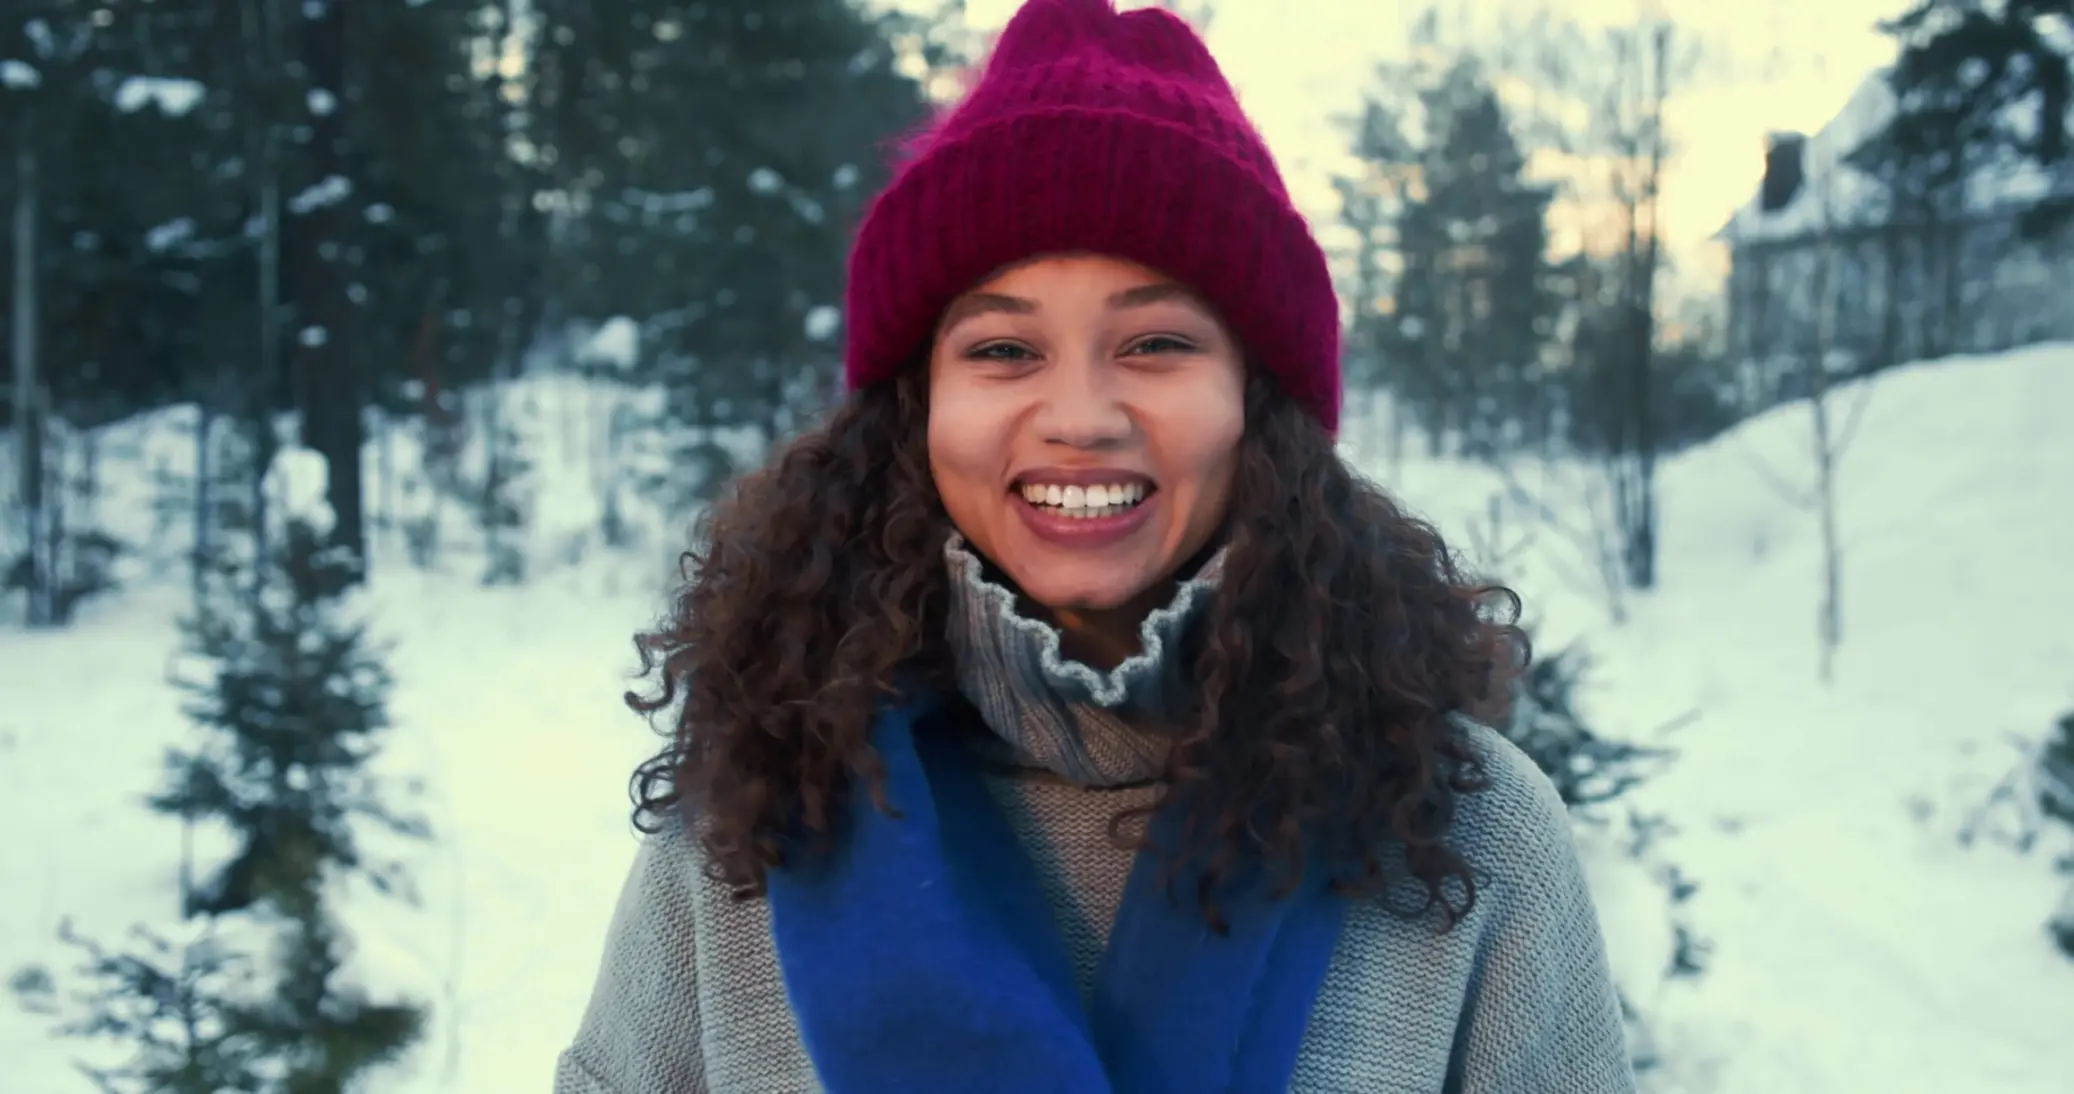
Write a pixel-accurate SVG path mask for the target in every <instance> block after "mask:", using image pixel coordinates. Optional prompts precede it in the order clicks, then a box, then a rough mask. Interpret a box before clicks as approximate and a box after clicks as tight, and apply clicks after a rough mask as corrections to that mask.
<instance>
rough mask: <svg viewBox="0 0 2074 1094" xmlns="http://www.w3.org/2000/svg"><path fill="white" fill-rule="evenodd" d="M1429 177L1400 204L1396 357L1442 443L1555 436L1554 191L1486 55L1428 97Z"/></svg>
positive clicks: (1491, 450) (1479, 444)
mask: <svg viewBox="0 0 2074 1094" xmlns="http://www.w3.org/2000/svg"><path fill="white" fill-rule="evenodd" d="M1420 98H1421V100H1422V104H1423V113H1424V115H1425V119H1426V122H1425V127H1424V128H1425V135H1426V140H1425V144H1424V147H1423V149H1422V151H1421V153H1420V156H1419V183H1418V186H1417V189H1416V192H1415V197H1414V199H1413V200H1411V201H1409V202H1407V203H1406V204H1405V205H1404V207H1403V209H1402V211H1401V212H1400V213H1399V216H1398V225H1397V245H1398V253H1399V258H1400V262H1401V267H1402V268H1401V272H1400V273H1399V275H1398V279H1397V290H1396V293H1395V308H1394V323H1393V324H1392V325H1391V327H1390V328H1389V330H1388V335H1389V338H1390V342H1391V343H1392V345H1391V349H1390V351H1386V352H1389V358H1390V360H1391V362H1392V366H1393V370H1394V371H1395V373H1396V375H1397V376H1398V377H1399V380H1398V383H1399V385H1400V388H1401V389H1402V390H1403V392H1404V393H1405V395H1406V396H1407V398H1408V400H1409V402H1410V403H1411V405H1412V406H1413V407H1414V408H1415V409H1416V410H1417V412H1418V413H1419V414H1420V416H1421V417H1422V419H1423V420H1424V424H1425V426H1426V430H1427V433H1428V434H1429V436H1430V437H1431V438H1432V441H1433V445H1434V447H1435V448H1436V449H1438V448H1439V447H1440V446H1441V445H1442V444H1444V443H1445V442H1447V441H1448V440H1452V441H1454V442H1455V443H1456V444H1458V445H1460V447H1461V450H1462V453H1463V454H1465V455H1471V456H1478V457H1493V456H1497V455H1500V454H1502V453H1504V452H1506V451H1509V450H1511V449H1512V448H1515V447H1518V446H1520V445H1522V444H1524V443H1529V442H1533V441H1538V440H1539V439H1541V438H1542V437H1544V436H1545V435H1546V431H1547V428H1548V420H1549V409H1550V408H1549V407H1548V406H1547V404H1546V402H1545V399H1544V396H1545V392H1546V391H1547V384H1546V383H1545V381H1544V379H1543V376H1542V374H1541V363H1542V354H1543V351H1544V349H1545V347H1546V346H1547V343H1548V339H1549V337H1550V335H1551V333H1552V325H1553V321H1554V317H1555V310H1556V300H1555V297H1554V294H1553V293H1552V292H1551V291H1550V286H1549V264H1548V260H1547V255H1546V252H1547V243H1548V229H1547V215H1548V205H1549V202H1550V200H1551V199H1552V197H1553V191H1552V190H1550V189H1549V188H1548V187H1546V186H1541V185H1537V184H1534V183H1532V182H1529V181H1528V180H1527V178H1526V166H1527V163H1526V156H1525V154H1524V153H1523V152H1522V151H1521V149H1520V147H1519V144H1518V142H1517V141H1516V140H1515V138H1514V136H1513V133H1512V128H1511V123H1510V121H1509V120H1508V118H1507V117H1506V113H1505V110H1504V107H1503V106H1502V105H1501V104H1500V103H1499V101H1498V96H1497V93H1496V91H1494V90H1493V89H1492V87H1491V85H1490V83H1489V81H1488V79H1487V78H1486V77H1485V76H1484V74H1483V72H1482V69H1481V67H1480V66H1479V65H1478V64H1477V63H1476V62H1475V61H1474V60H1472V59H1464V60H1462V61H1459V62H1457V63H1456V64H1454V65H1453V66H1451V67H1450V68H1449V69H1448V70H1447V71H1446V72H1445V73H1443V74H1442V76H1441V77H1440V79H1439V80H1438V81H1437V82H1436V83H1435V84H1434V85H1433V86H1431V87H1430V88H1428V89H1426V91H1425V92H1424V93H1423V94H1422V95H1421V96H1420Z"/></svg>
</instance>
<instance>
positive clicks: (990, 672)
mask: <svg viewBox="0 0 2074 1094" xmlns="http://www.w3.org/2000/svg"><path fill="white" fill-rule="evenodd" d="M946 557H947V561H948V563H949V565H950V566H951V567H952V570H953V573H954V576H955V578H956V580H954V581H953V583H952V584H953V587H954V589H955V590H956V595H957V597H958V598H959V603H958V604H957V606H956V607H957V610H955V611H954V612H953V613H952V620H953V622H952V633H951V635H950V637H951V639H952V641H953V643H954V644H955V648H956V649H957V650H958V651H959V659H960V660H959V676H960V683H961V686H962V690H963V691H964V693H965V695H966V697H967V698H968V699H970V700H971V701H972V702H973V704H974V705H975V706H977V707H978V708H979V711H980V714H981V715H982V717H983V718H984V719H985V720H986V722H987V724H988V725H989V726H990V727H991V728H992V729H993V730H994V731H995V733H996V734H997V735H998V737H999V748H1000V751H1001V753H1002V755H1003V757H1004V758H1008V759H1012V760H1014V761H1017V762H1018V763H1019V765H1020V766H1021V767H1022V768H1023V771H1022V773H1020V774H1004V775H1002V776H1000V777H998V778H994V779H992V780H991V785H992V787H993V789H994V791H995V794H996V796H997V798H998V799H999V800H1000V802H1001V804H1002V806H1003V808H1004V810H1005V812H1006V813H1007V815H1008V818H1009V820H1010V822H1011V824H1012V825H1013V826H1014V827H1015V829H1016V831H1017V834H1018V835H1019V836H1020V837H1021V839H1022V841H1023V844H1024V846H1025V847H1026V848H1027V849H1028V851H1029V853H1030V856H1031V858H1032V861H1033V862H1035V864H1036V866H1037V869H1038V872H1039V874H1040V876H1041V877H1042V878H1043V880H1044V882H1045V885H1046V887H1047V889H1048V891H1049V893H1050V896H1051V899H1052V904H1053V907H1054V909H1055V911H1056V913H1057V916H1058V924H1059V929H1060V932H1061V934H1062V935H1063V937H1064V938H1065V941H1066V945H1067V949H1068V952H1069V953H1070V954H1071V955H1072V957H1073V960H1074V964H1075V968H1076V970H1077V972H1078V974H1079V977H1080V982H1081V987H1082V990H1083V992H1086V991H1087V990H1089V988H1090V987H1091V985H1092V981H1093V978H1094V973H1095V969H1096V967H1097V964H1098V962H1099V959H1100V956H1101V951H1102V947H1103V945H1104V943H1105V941H1106V939H1107V935H1108V931H1109V923H1110V921H1111V919H1112V918H1113V917H1114V915H1115V912H1116V906H1117V903H1118V902H1119V901H1120V899H1121V897H1122V892H1123V887H1124V879H1125V878H1126V876H1127V875H1128V873H1129V871H1130V865H1131V852H1130V851H1128V850H1125V849H1120V848H1118V847H1117V846H1115V844H1114V843H1113V842H1112V841H1111V839H1110V837H1109V834H1108V825H1109V820H1110V818H1111V817H1113V816H1114V815H1115V814H1116V812H1117V811H1118V810H1119V809H1122V808H1125V807H1128V806H1133V805H1139V804H1144V803H1145V802H1146V801H1147V800H1149V798H1150V796H1151V794H1152V793H1153V791H1152V789H1151V788H1149V787H1148V786H1147V785H1146V784H1145V780H1146V778H1147V777H1148V776H1150V775H1153V774H1156V773H1157V772H1158V771H1159V769H1160V763H1161V761H1162V759H1163V754H1162V750H1161V747H1160V744H1159V742H1158V741H1156V740H1153V739H1150V738H1148V737H1147V736H1146V735H1145V734H1143V733H1140V732H1137V731H1134V730H1133V729H1132V724H1131V721H1132V719H1133V717H1134V716H1135V717H1137V718H1138V719H1139V720H1141V721H1143V720H1146V717H1147V716H1156V715H1157V714H1158V713H1160V712H1161V711H1162V710H1163V709H1166V708H1168V707H1169V706H1170V704H1171V703H1172V702H1173V701H1174V696H1175V691H1174V689H1175V688H1178V687H1185V686H1186V679H1185V675H1184V674H1182V673H1181V672H1179V671H1178V670H1177V669H1176V666H1175V665H1174V662H1175V661H1176V660H1178V659H1177V658H1173V657H1170V656H1169V655H1168V653H1167V650H1168V647H1169V646H1170V645H1171V644H1172V642H1173V640H1174V639H1175V637H1176V636H1177V635H1178V634H1179V633H1180V631H1181V629H1182V628H1183V627H1184V626H1186V625H1187V623H1188V621H1189V619H1190V618H1191V617H1192V616H1193V615H1194V614H1195V613H1196V612H1198V611H1199V610H1200V608H1201V605H1202V604H1203V602H1204V601H1205V599H1206V598H1207V597H1208V596H1209V595H1211V594H1212V593H1213V591H1214V587H1215V583H1216V580H1217V576H1218V571H1219V569H1220V563H1219V560H1213V561H1212V562H1211V563H1210V565H1209V566H1207V567H1205V568H1204V570H1203V571H1202V573H1200V574H1199V575H1198V576H1197V577H1196V578H1195V579H1194V580H1192V581H1190V582H1187V583H1185V584H1183V585H1182V587H1181V588H1180V590H1179V591H1178V592H1177V594H1176V596H1175V599H1174V601H1173V602H1172V603H1171V604H1170V605H1169V606H1168V607H1167V608H1165V609H1162V610H1160V611H1157V612H1154V613H1153V614H1152V615H1151V616H1150V617H1149V618H1148V619H1147V620H1146V622H1145V626H1144V632H1143V639H1144V652H1143V653H1142V654H1141V655H1139V656H1137V657H1134V658H1131V659H1130V660H1128V661H1125V662H1124V663H1123V664H1121V665H1119V666H1117V667H1116V668H1115V669H1113V670H1111V671H1109V672H1106V673H1099V672H1096V671H1094V670H1092V669H1089V668H1088V667H1086V666H1084V665H1081V664H1078V663H1075V662H1071V661H1067V660H1066V659H1064V658H1063V657H1062V656H1061V655H1060V652H1059V635H1058V632H1057V631H1056V630H1054V629H1053V628H1051V627H1050V626H1048V625H1046V624H1044V623H1041V622H1038V621H1036V620H1032V619H1030V618H1027V617H1025V616H1023V615H1020V614H1018V613H1017V611H1016V607H1015V601H1014V597H1013V596H1012V594H1010V592H1009V591H1008V590H1007V589H1005V588H1002V587H1001V586H999V585H997V584H993V583H991V582H989V581H988V580H987V579H986V578H985V576H984V575H983V573H982V570H981V567H980V565H979V563H978V561H977V560H976V559H975V558H974V557H973V555H972V554H971V553H970V552H969V551H967V550H966V549H964V547H963V545H962V544H960V543H958V542H956V541H953V542H952V543H951V544H950V546H949V547H948V548H947V549H946ZM1464 728H1465V732H1468V733H1470V734H1471V736H1472V738H1473V742H1474V744H1475V745H1476V746H1477V747H1479V748H1480V749H1481V751H1482V753H1483V755H1484V757H1485V765H1486V768H1487V770H1488V774H1489V779H1490V786H1489V788H1488V789H1486V790H1484V791H1481V792H1478V793H1473V794H1470V795H1466V796H1465V797H1464V799H1463V802H1462V806H1461V809H1460V811H1459V813H1458V819H1457V821H1456V827H1455V829H1454V835H1453V839H1454V841H1455V845H1456V847H1457V849H1458V850H1459V851H1460V852H1461V853H1462V854H1463V855H1464V856H1465V857H1466V858H1467V860H1468V861H1469V863H1470V865H1471V867H1472V868H1473V869H1474V870H1475V871H1476V872H1477V875H1478V879H1479V889H1478V893H1477V902H1476V905H1475V908H1474V910H1473V911H1472V912H1471V913H1470V914H1469V916H1468V917H1467V918H1465V919H1464V920H1463V921H1462V922H1461V923H1459V924H1457V925H1456V926H1455V927H1454V929H1453V930H1451V931H1449V932H1447V933H1445V934H1441V933H1437V932H1436V930H1435V929H1434V927H1433V925H1432V924H1431V923H1429V922H1410V921H1406V920H1404V919H1401V918H1398V917H1396V916H1394V915H1392V914H1390V913H1388V912H1386V911H1384V910H1383V909H1382V908H1380V907H1377V906H1373V905H1367V904H1364V905H1361V906H1358V907H1356V908H1354V909H1351V910H1350V911H1349V913H1348V916H1347V920H1346V925H1345V928H1344V930H1343V932H1342V936H1341V938H1340V942H1339V945H1338V948H1337V950H1336V951H1335V956H1334V959H1333V963H1332V966H1331V968H1330V970H1329V971H1328V972H1327V974H1326V979H1325V983H1324V986H1323V988H1322V989H1321V991H1320V993H1319V995H1318V999H1317V1002H1316V1004H1315V1006H1314V1008H1313V1010H1312V1012H1311V1018H1310V1027H1309V1029H1308V1030H1307V1032H1306V1035H1305V1039H1304V1043H1303V1048H1302V1051H1301V1053H1300V1055H1299V1057H1298V1061H1297V1067H1296V1074H1295V1077H1294V1080H1293V1083H1292V1087H1291V1089H1292V1091H1294V1092H1295V1094H1337V1092H1348V1094H1353V1092H1359V1094H1450V1092H1462V1094H1626V1092H1631V1091H1633V1090H1634V1078H1633V1075H1632V1072H1631V1070H1630V1066H1629V1062H1628V1056H1627V1049H1626V1045H1625V1041H1624V1037H1623V1033H1622V1026H1621V1015H1620V1008H1619V1004H1618V1002H1617V1000H1616V998H1615V995H1614V991H1613V984H1612V981H1611V978H1610V977H1609V975H1608V971H1607V965H1606V957H1605V949H1604V943H1603V940H1602V938H1601V935H1600V929H1599V922H1598V917H1597V915H1596V913H1595V912H1594V910H1593V907H1592V903H1591V898H1590V895H1589V894H1588V893H1587V892H1586V890H1585V886H1584V879H1583V876H1582V874H1581V873H1580V871H1579V868H1578V861H1577V852H1576V848H1575V845H1574V844H1573V842H1572V839H1571V834H1570V827H1569V818H1568V815H1567V814H1566V813H1565V811H1564V809H1563V805H1562V802H1561V800H1560V799H1558V797H1557V796H1556V793H1555V789H1554V787H1553V786H1552V785H1551V784H1550V783H1549V781H1548V779H1547V778H1546V777H1545V776H1544V775H1542V773H1541V772H1540V770H1539V769H1537V768H1535V767H1534V765H1533V764H1532V763H1531V762H1530V761H1529V760H1528V759H1527V758H1526V756H1525V755H1524V754H1522V753H1521V752H1520V751H1519V750H1518V749H1517V748H1515V747H1514V746H1513V745H1512V744H1511V743H1510V742H1507V741H1506V740H1504V739H1503V738H1501V737H1499V736H1498V735H1497V734H1495V733H1493V732H1491V731H1490V730H1488V729H1484V728H1482V727H1479V726H1474V725H1469V724H1467V723H1465V726H1464ZM699 855H700V853H699V850H698V846H697V843H696V841H694V840H692V839H690V838H688V837H687V836H686V835H685V834H684V833H682V832H680V831H677V830H676V829H674V828H673V829H670V830H666V831H664V832H661V833H658V834H656V835H654V836H651V837H648V838H647V839H646V840H644V841H643V843H642V844H641V847H640V850H639V852H638V853H637V855H636V856H635V861H634V868H633V871H632V873H631V875H630V876H629V877H628V879H627V883H626V887H625V889H624V891H623V892H622V894H621V896H620V899H619V905H618V908H617V910H616V911H615V912H614V915H613V918H612V924H611V928H610V930H609V932H608V934H607V936H606V939H605V946H604V958H603V962H602V967H601V968H600V970H599V973H598V979H597V984H596V987H595V989H594V990H593V992H592V995H591V999H590V1004H589V1008H588V1010H587V1011H586V1012H585V1014H584V1017H583V1021H582V1024H581V1026H580V1027H579V1028H578V1030H577V1032H576V1037H575V1040H574V1042H573V1043H572V1044H571V1045H570V1046H569V1047H568V1049H567V1050H566V1051H564V1052H563V1053H562V1055H561V1058H560V1061H559V1065H558V1066H557V1068H556V1071H555V1084H554V1089H555V1092H556V1094H809V1092H817V1091H819V1090H820V1084H819V1083H818V1082H817V1081H816V1079H815V1075H814V1068H813V1064H812V1063H811V1061H809V1059H808V1058H807V1054H806V1050H805V1048H804V1047H803V1046H802V1045H801V1043H800V1036H799V1030H798V1026H797V1025H796V1024H795V1022H794V1021H793V1018H792V1014H791V1010H790V1008H789V1007H788V1006H787V1004H786V1000H785V987H784V984H783V982H782V980H781V979H780V976H779V972H778V958H777V953H776V951H775V949H774V947H773V945H772V942H771V931H770V921H769V913H768V909H767V906H766V905H765V904H763V903H762V902H760V901H759V902H751V903H737V902H735V901H733V900H731V899H730V898H729V896H728V894H727V892H726V890H725V889H724V888H723V887H722V886H720V885H718V884H716V883H714V882H712V881H710V880H708V879H707V878H706V877H705V875H704V873H703V872H702V870H701V866H702V862H701V860H700V857H699ZM975 1094H977V1092H975Z"/></svg>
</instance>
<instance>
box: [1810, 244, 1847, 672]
mask: <svg viewBox="0 0 2074 1094" xmlns="http://www.w3.org/2000/svg"><path fill="white" fill-rule="evenodd" d="M1823 221H1824V223H1823V229H1822V242H1821V245H1820V248H1821V249H1820V251H1819V253H1818V254H1817V256H1816V259H1815V296H1814V299H1815V346H1814V353H1813V355H1812V360H1811V361H1810V363H1809V366H1808V402H1809V405H1810V407H1811V408H1812V409H1813V422H1814V430H1815V436H1814V450H1815V497H1814V502H1815V507H1816V508H1815V517H1816V521H1817V523H1818V524H1819V525H1820V536H1821V548H1822V592H1821V600H1820V602H1819V604H1818V605H1817V608H1816V617H1815V631H1816V635H1815V636H1816V641H1817V646H1818V652H1817V654H1816V659H1817V663H1816V673H1817V675H1818V676H1819V677H1820V678H1821V681H1822V682H1823V683H1825V684H1827V683H1829V682H1831V681H1832V680H1834V679H1835V678H1836V651H1837V647H1838V646H1840V645H1842V644H1843V560H1842V551H1841V548H1840V547H1839V546H1838V544H1837V534H1836V533H1837V529H1836V461H1837V438H1836V436H1835V431H1834V427H1833V425H1832V423H1831V422H1830V420H1829V343H1830V328H1831V324H1832V323H1833V322H1834V319H1833V316H1834V313H1835V302H1834V300H1832V299H1831V297H1832V293H1833V289H1832V287H1831V278H1832V276H1833V271H1832V270H1831V269H1830V265H1831V263H1832V261H1833V260H1834V259H1833V255H1832V254H1831V250H1832V244H1831V241H1830V238H1829V226H1828V216H1827V211H1826V210H1825V212H1824V216H1823Z"/></svg>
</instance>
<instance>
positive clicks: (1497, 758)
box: [1452, 715, 1577, 899]
mask: <svg viewBox="0 0 2074 1094" xmlns="http://www.w3.org/2000/svg"><path fill="white" fill-rule="evenodd" d="M1455 725H1456V729H1457V731H1458V732H1459V733H1461V734H1462V736H1463V738H1464V739H1465V740H1466V742H1467V743H1468V745H1469V747H1470V749H1471V750H1472V751H1473V752H1474V753H1475V754H1476V757H1477V759H1478V760H1479V761H1481V764H1482V768H1483V781H1482V787H1481V788H1480V789H1478V790H1474V791H1471V792H1468V793H1465V794H1461V795H1459V796H1457V798H1456V807H1455V821H1454V828H1453V830H1452V831H1453V836H1454V841H1455V845H1456V850H1457V852H1458V853H1459V854H1461V855H1462V857H1463V858H1464V859H1465V860H1467V861H1468V863H1469V865H1470V868H1471V869H1473V870H1474V871H1475V872H1476V874H1477V879H1478V883H1479V885H1484V886H1488V881H1487V879H1489V880H1495V881H1499V882H1501V883H1502V881H1503V879H1506V878H1518V877H1520V876H1522V875H1540V876H1543V877H1546V876H1548V875H1549V874H1551V873H1556V874H1564V875H1567V874H1569V873H1571V872H1574V871H1575V870H1576V869H1577V863H1576V858H1577V846H1576V841H1575V838H1574V836H1573V835H1572V832H1571V828H1570V811H1569V808H1568V807H1567V806H1566V805H1564V804H1563V798H1562V795H1561V794H1559V793H1557V792H1556V787H1555V783H1554V782H1553V781H1552V780H1550V779H1549V777H1548V774H1547V773H1546V772H1544V771H1542V770H1541V768H1540V767H1538V766H1536V765H1535V763H1534V761H1533V759H1532V758H1530V757H1529V756H1528V755H1527V754H1526V752H1524V751H1522V750H1521V749H1520V747H1519V746H1518V745H1516V744H1514V743H1513V742H1512V741H1511V740H1510V739H1509V738H1507V737H1506V736H1505V735H1504V734H1502V733H1499V732H1498V731H1497V730H1495V729H1492V728H1491V727H1489V726H1487V725H1484V724H1483V723H1481V722H1478V721H1475V720H1474V719H1471V718H1468V717H1465V716H1461V715H1457V716H1456V717H1455ZM1506 887H1507V888H1510V886H1506ZM1479 899H1481V898H1479Z"/></svg>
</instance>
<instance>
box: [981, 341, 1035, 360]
mask: <svg viewBox="0 0 2074 1094" xmlns="http://www.w3.org/2000/svg"><path fill="white" fill-rule="evenodd" d="M965 356H967V357H970V358H972V359H973V360H975V361H1027V360H1029V359H1030V358H1032V357H1034V356H1036V355H1035V354H1033V353H1031V352H1030V350H1029V348H1028V347H1026V346H1019V345H1016V344H1015V343H1014V342H989V343H987V344H986V345H984V346H978V347H975V348H973V349H970V350H967V351H966V352H965Z"/></svg>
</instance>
